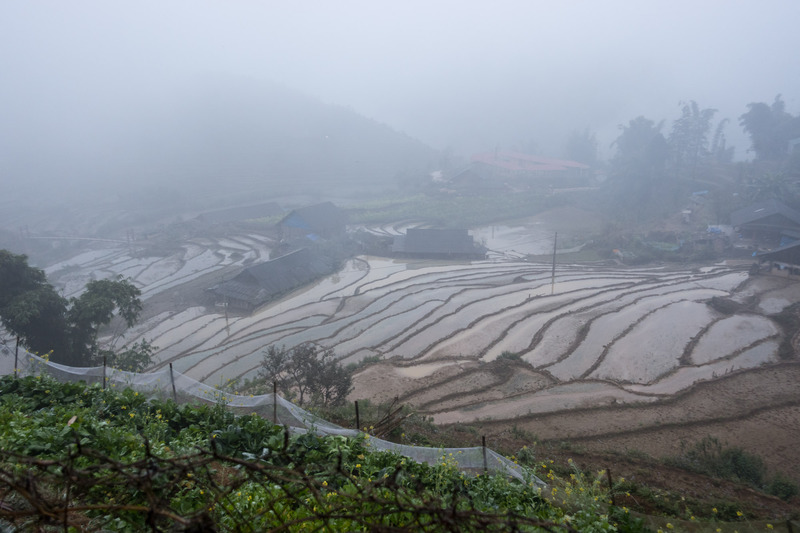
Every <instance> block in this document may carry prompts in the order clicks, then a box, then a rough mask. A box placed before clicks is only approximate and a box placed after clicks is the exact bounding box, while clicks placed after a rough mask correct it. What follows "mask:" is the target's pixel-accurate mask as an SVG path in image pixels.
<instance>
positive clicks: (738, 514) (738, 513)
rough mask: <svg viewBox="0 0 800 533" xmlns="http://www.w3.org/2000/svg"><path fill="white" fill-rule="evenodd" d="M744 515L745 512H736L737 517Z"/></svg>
mask: <svg viewBox="0 0 800 533" xmlns="http://www.w3.org/2000/svg"><path fill="white" fill-rule="evenodd" d="M743 515H744V513H743V512H741V511H736V516H743Z"/></svg>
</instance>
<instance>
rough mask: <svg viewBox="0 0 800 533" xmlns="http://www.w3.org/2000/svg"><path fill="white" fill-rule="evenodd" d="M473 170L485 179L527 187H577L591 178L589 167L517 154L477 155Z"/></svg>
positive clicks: (493, 153)
mask: <svg viewBox="0 0 800 533" xmlns="http://www.w3.org/2000/svg"><path fill="white" fill-rule="evenodd" d="M472 167H473V168H474V169H475V171H476V172H477V173H479V174H480V175H482V176H484V177H485V178H486V179H490V180H492V181H499V182H507V183H515V184H525V185H527V186H543V185H545V186H551V187H576V186H582V185H586V184H587V183H588V182H589V180H590V178H591V169H590V167H589V166H588V165H584V164H583V163H578V162H575V161H567V160H563V159H552V158H547V157H539V156H535V155H528V154H521V153H518V152H504V151H495V152H487V153H482V154H476V155H474V156H472Z"/></svg>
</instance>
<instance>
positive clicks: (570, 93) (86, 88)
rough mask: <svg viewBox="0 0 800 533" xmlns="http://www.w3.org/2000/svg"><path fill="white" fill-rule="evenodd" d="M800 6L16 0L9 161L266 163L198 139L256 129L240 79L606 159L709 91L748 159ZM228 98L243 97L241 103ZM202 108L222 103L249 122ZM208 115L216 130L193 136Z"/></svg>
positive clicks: (781, 89)
mask: <svg viewBox="0 0 800 533" xmlns="http://www.w3.org/2000/svg"><path fill="white" fill-rule="evenodd" d="M797 20H800V4H798V3H797V2H794V1H778V0H776V1H771V2H768V3H756V2H730V1H721V0H710V1H704V2H700V3H698V2H689V1H680V2H675V1H670V2H665V1H658V2H641V3H634V2H630V1H625V0H616V1H610V2H608V1H607V2H589V1H586V2H581V1H568V2H541V1H540V2H525V1H504V2H492V3H489V2H477V1H467V2H465V1H457V2H456V1H438V2H422V1H405V2H391V3H390V2H366V1H365V2H353V1H337V2H323V1H307V2H236V3H233V2H221V1H220V2H209V1H181V2H179V1H175V2H154V1H139V2H132V3H117V2H101V1H70V2H60V1H31V2H4V3H3V4H2V5H1V6H0V47H2V50H3V53H2V55H0V71H2V73H3V83H2V84H0V165H2V167H1V169H2V177H1V178H0V179H2V186H3V188H4V189H6V190H7V191H8V190H10V189H12V188H14V189H16V188H19V187H22V189H23V190H26V191H29V192H34V193H37V192H39V193H43V192H45V191H47V192H53V191H60V190H61V188H55V189H54V188H53V185H52V184H53V183H54V182H55V183H60V184H62V185H64V188H66V189H70V190H72V189H74V188H75V185H76V183H82V182H83V180H88V181H89V182H90V183H92V184H94V185H97V184H108V183H113V182H115V181H117V180H119V181H123V182H129V181H131V180H134V181H137V182H138V181H153V182H156V183H165V182H169V181H170V180H173V179H177V177H181V178H185V177H186V176H191V175H193V174H196V173H202V172H203V169H208V168H213V172H210V174H211V175H212V176H217V177H220V176H221V174H223V173H225V172H228V173H231V174H239V175H254V174H258V170H259V164H261V163H259V161H254V162H252V164H249V163H248V164H242V165H240V166H239V167H237V166H236V165H235V164H234V161H243V160H247V157H249V156H242V157H240V155H241V154H240V153H239V152H236V151H227V152H226V151H224V150H221V151H220V153H219V154H218V155H219V157H220V158H223V159H226V160H227V163H226V164H230V165H231V166H230V167H226V166H225V164H221V165H220V166H219V167H218V168H217V167H215V166H214V165H215V164H216V163H215V162H211V161H210V160H208V161H206V160H203V161H200V160H197V158H195V157H194V156H193V155H192V154H197V153H203V152H208V151H213V147H215V146H217V145H218V144H219V141H221V140H223V139H227V141H228V142H229V144H231V145H240V144H241V142H240V137H238V135H244V136H246V134H247V133H246V132H247V131H248V130H247V127H243V128H239V126H241V123H242V122H243V121H246V117H248V116H249V115H248V106H247V99H246V98H245V99H241V98H240V97H239V92H238V91H241V90H244V91H245V92H247V93H258V92H259V91H261V90H262V89H261V88H262V87H267V88H269V89H268V90H267V89H265V90H264V92H269V91H273V90H281V91H284V90H285V91H287V92H291V91H299V93H302V94H303V95H305V96H307V97H310V98H313V99H318V100H319V101H321V102H323V103H325V104H333V105H335V106H341V107H344V108H347V109H350V110H352V111H354V112H356V113H358V114H360V115H363V116H364V117H366V118H368V119H370V120H372V121H375V122H377V123H380V124H385V125H386V126H388V127H389V128H392V129H394V130H397V131H400V132H403V133H405V134H406V135H407V136H409V137H411V138H413V139H415V140H418V141H420V142H421V143H424V144H426V145H428V146H430V147H431V148H433V149H435V150H445V149H446V150H448V151H450V152H451V153H454V154H458V155H461V156H465V157H468V156H469V155H470V154H472V153H474V152H477V151H488V150H493V149H495V148H496V147H501V148H504V149H517V150H522V151H527V152H532V153H539V154H541V155H549V156H554V157H558V156H560V155H561V152H562V151H563V145H564V141H565V138H566V136H567V135H568V134H569V132H571V131H575V130H584V129H587V128H588V129H589V130H591V131H594V132H596V133H597V137H598V141H599V142H598V144H599V150H600V157H601V158H608V157H610V155H611V154H612V149H611V143H612V142H613V140H614V138H615V137H616V135H617V132H618V126H619V125H620V124H623V123H626V122H627V121H628V120H630V119H632V118H635V117H636V116H639V115H644V116H646V117H648V118H651V119H653V120H656V121H658V120H661V119H666V120H667V123H669V122H671V120H673V119H674V118H676V117H677V116H678V114H679V105H678V104H679V102H681V101H688V100H695V101H697V102H698V103H699V104H700V105H701V107H713V108H716V109H718V110H719V112H718V113H717V116H716V119H717V120H719V119H722V118H726V117H727V118H730V119H731V122H730V124H729V126H728V130H727V135H728V139H729V142H730V143H731V144H734V145H735V146H736V157H737V158H740V159H741V158H746V157H748V154H747V151H746V150H747V148H748V140H747V138H746V137H745V136H744V135H743V133H742V132H741V130H740V128H739V126H738V122H737V118H738V116H739V115H741V114H742V113H743V112H745V111H746V105H747V104H748V103H750V102H754V101H759V102H760V101H765V102H771V101H772V99H773V98H774V97H775V95H776V94H778V93H781V94H783V98H784V100H785V102H786V104H787V111H789V112H792V113H796V112H797V110H798V108H800V102H798V100H797V94H798V91H797V89H798V87H800V71H798V69H797V68H795V67H796V57H795V55H796V50H797V49H798V47H799V45H800V35H798V33H797V32H796V31H795V30H796V28H794V27H793V26H794V25H795V23H796V21H797ZM276 88H277V89H276ZM220 98H223V100H224V99H225V98H227V101H228V104H230V102H234V104H235V105H240V107H241V108H240V109H239V110H238V111H237V112H236V113H238V115H237V114H236V113H234V115H236V118H235V119H230V116H228V115H230V109H231V108H230V106H229V105H228V104H220V103H219V102H220V101H221V100H220ZM237 102H238V104H237ZM234 104H231V105H234ZM226 106H227V107H226ZM198 110H203V111H202V112H201V113H199V114H203V113H206V112H208V113H214V112H217V113H219V114H222V115H226V117H227V118H226V120H233V121H234V122H235V123H236V124H237V128H238V129H237V130H236V135H227V134H226V132H225V131H221V130H224V128H219V124H220V122H214V121H213V120H212V121H205V122H204V121H203V120H199V119H197V117H196V115H197V114H198ZM193 116H194V117H195V120H192V119H191V117H193ZM256 119H258V120H262V119H263V121H265V122H268V121H270V120H271V118H270V116H269V115H268V114H266V115H263V116H259V115H257V114H256ZM256 119H254V120H256ZM287 120H289V121H291V117H290V116H289V117H288V118H287ZM205 129H207V130H213V129H216V130H217V131H215V132H214V135H211V136H206V137H204V139H203V140H202V142H199V143H197V146H195V148H194V149H193V150H185V148H186V145H188V144H192V143H193V142H194V140H193V136H202V135H205V134H208V132H207V131H204V130H205ZM243 132H244V133H243ZM306 133H307V132H306ZM319 133H320V135H327V132H319ZM198 146H199V148H198ZM258 148H259V147H253V149H254V150H257V149H258ZM241 150H243V149H240V151H241ZM265 158H266V156H265ZM191 159H195V160H194V161H191ZM262 163H263V161H262ZM272 171H273V172H275V173H276V174H280V173H281V172H284V171H285V169H283V168H278V167H276V168H274V169H272ZM341 172H346V170H345V169H343V170H342V171H341ZM284 173H285V172H284ZM335 177H336V173H334V174H333V178H332V179H335Z"/></svg>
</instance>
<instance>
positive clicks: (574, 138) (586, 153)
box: [564, 128, 597, 167]
mask: <svg viewBox="0 0 800 533" xmlns="http://www.w3.org/2000/svg"><path fill="white" fill-rule="evenodd" d="M564 154H565V156H566V158H567V159H570V160H572V161H577V162H578V163H583V164H584V165H589V166H590V167H594V166H595V165H597V136H596V135H595V134H594V132H592V131H589V129H588V128H587V129H585V130H583V131H578V130H574V131H573V132H572V133H570V134H569V137H567V144H566V147H565V150H564Z"/></svg>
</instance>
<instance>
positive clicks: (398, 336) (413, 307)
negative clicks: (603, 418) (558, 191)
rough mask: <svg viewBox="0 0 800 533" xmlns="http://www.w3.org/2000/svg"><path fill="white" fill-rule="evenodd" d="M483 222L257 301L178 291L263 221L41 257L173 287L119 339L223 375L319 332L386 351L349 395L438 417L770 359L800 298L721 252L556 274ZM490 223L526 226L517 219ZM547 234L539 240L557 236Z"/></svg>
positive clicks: (200, 375)
mask: <svg viewBox="0 0 800 533" xmlns="http://www.w3.org/2000/svg"><path fill="white" fill-rule="evenodd" d="M401 229H402V227H401V226H398V227H394V226H387V227H386V228H379V229H377V230H375V231H378V232H384V233H387V234H391V233H394V232H397V231H400V230H401ZM481 234H482V235H484V236H485V238H486V242H487V243H488V244H489V247H490V248H492V249H494V254H493V255H492V256H491V257H492V259H491V260H487V261H482V262H462V263H443V262H433V261H409V262H406V261H396V260H391V259H386V258H375V257H357V258H354V259H352V260H350V261H348V262H347V263H346V264H345V266H344V268H343V269H342V270H341V271H340V272H337V273H336V274H335V275H333V276H330V277H328V278H325V279H323V280H320V281H318V282H317V283H315V284H313V285H312V286H309V287H306V288H304V289H302V290H298V291H296V292H294V293H292V294H290V295H287V296H286V297H285V298H283V299H281V300H280V301H275V302H272V303H271V304H269V305H267V306H265V307H263V308H261V309H259V310H257V311H256V312H255V313H253V314H252V315H250V316H233V315H226V314H225V313H224V310H222V309H212V308H206V307H203V306H201V305H197V304H195V305H189V304H186V305H184V304H183V303H184V302H196V300H193V299H191V298H189V297H188V296H187V294H186V290H185V287H186V286H187V285H188V284H191V282H197V280H199V279H210V278H209V275H211V276H210V277H211V278H214V275H215V273H220V276H222V274H221V272H223V271H225V270H224V269H230V268H231V267H234V266H237V265H243V264H246V263H249V262H253V261H260V260H264V259H266V258H267V256H268V253H269V246H270V242H269V240H268V239H266V238H265V237H262V236H259V235H251V234H248V235H231V236H228V237H226V238H224V239H202V240H195V241H192V242H188V243H186V244H185V245H184V246H183V248H182V249H181V251H180V252H177V253H175V254H173V255H172V256H170V257H161V258H155V257H149V258H148V257H144V258H140V257H137V258H133V257H131V256H130V254H129V250H128V249H127V248H124V247H123V248H119V247H117V248H114V247H113V246H111V245H107V246H108V248H102V249H96V250H93V251H90V252H86V253H84V254H82V255H80V256H78V257H75V258H73V259H71V260H69V261H65V262H63V263H60V264H58V265H52V266H51V267H49V268H48V269H47V271H48V273H49V274H50V275H51V276H54V277H55V278H56V281H57V283H58V284H60V286H62V287H63V288H64V292H65V294H66V295H68V296H69V295H71V294H73V293H74V292H75V291H76V290H78V288H79V287H81V286H82V285H83V283H85V281H86V280H87V279H88V278H89V277H90V276H94V277H105V276H111V275H117V274H122V275H124V276H128V277H130V278H131V279H133V281H134V282H135V283H136V284H137V285H139V286H140V287H141V288H142V291H143V296H144V298H145V305H146V308H147V305H148V303H147V302H148V301H153V300H148V298H151V299H152V298H153V297H156V296H161V298H162V300H163V297H164V295H165V294H167V295H170V298H169V300H170V301H172V302H173V305H171V306H168V307H167V308H164V309H161V310H160V311H159V312H157V313H150V315H151V316H150V317H149V318H147V319H146V320H144V321H143V322H142V323H140V324H139V325H137V326H136V327H134V328H133V329H131V330H129V331H128V332H126V333H125V335H124V337H122V338H121V339H117V341H116V344H117V345H120V344H121V343H124V342H133V341H136V340H140V339H148V340H149V341H151V342H152V343H153V344H154V345H156V346H158V347H159V352H158V355H157V360H156V365H157V366H163V365H166V364H169V363H171V364H173V365H174V367H175V368H176V369H177V370H179V371H181V372H184V373H187V374H189V375H190V376H192V377H194V378H196V379H198V380H200V381H203V382H206V383H208V384H210V385H219V384H222V383H225V382H228V381H229V380H234V379H253V378H255V377H256V375H257V372H258V369H259V365H260V362H261V359H262V354H263V351H264V349H265V348H266V347H267V346H269V345H285V346H287V347H291V346H294V345H297V344H300V343H303V342H313V343H316V344H318V345H320V346H322V347H325V348H331V349H333V350H334V351H335V353H336V354H337V356H338V357H339V358H340V359H341V360H342V361H343V362H345V363H351V362H353V363H356V362H359V361H360V360H361V359H363V358H365V357H378V358H380V359H382V360H383V361H384V362H383V363H380V364H375V365H370V366H368V367H366V368H365V369H363V370H361V371H360V372H359V373H358V374H357V375H356V380H355V381H356V389H355V391H354V393H353V394H354V396H355V397H361V398H364V397H369V398H372V399H374V400H385V399H391V398H392V397H394V396H399V397H401V398H403V399H404V400H405V401H407V402H408V403H411V404H415V405H417V406H418V407H419V408H422V409H423V410H426V411H428V412H429V413H431V414H432V415H433V416H434V418H435V420H436V421H438V422H459V421H475V420H481V419H493V418H497V417H500V418H510V417H513V416H519V415H524V414H531V413H542V412H551V411H556V410H562V409H569V408H575V407H586V406H599V405H615V404H625V403H649V402H654V401H657V400H659V399H663V398H665V397H669V396H671V395H675V394H676V393H678V392H680V391H683V390H686V389H687V388H689V387H691V386H692V385H693V384H695V383H697V382H699V381H707V380H713V379H714V378H717V377H720V376H723V375H725V374H727V373H730V372H732V371H735V370H739V369H747V368H755V367H758V366H761V365H765V364H770V363H773V362H777V360H778V348H779V345H780V342H781V339H782V334H783V333H782V330H781V328H780V327H779V326H778V324H777V323H776V322H775V321H774V320H773V319H772V318H771V315H774V314H775V313H778V312H780V311H781V310H782V309H783V308H785V307H786V306H787V305H789V304H790V303H792V302H794V301H798V300H800V289H798V288H795V287H794V285H797V284H794V285H792V284H789V285H786V284H785V283H784V282H782V281H780V280H777V279H770V278H749V277H748V274H747V273H746V271H744V270H743V269H741V268H734V267H730V266H726V265H724V264H719V265H712V266H708V267H705V268H666V267H647V268H626V267H623V266H589V265H577V264H559V265H558V267H557V269H556V275H555V279H554V280H553V279H551V265H550V264H537V263H529V262H524V261H521V260H519V259H516V258H515V256H514V254H513V253H511V254H509V253H506V252H508V251H509V250H508V249H506V250H505V252H504V251H503V250H502V249H498V248H502V247H498V246H493V244H494V245H496V244H497V242H498V241H496V240H493V236H492V232H490V231H489V230H483V231H482V232H481ZM496 235H500V236H501V237H499V238H500V239H503V238H507V237H508V235H512V236H513V238H514V239H519V238H520V237H519V231H518V230H517V229H513V228H501V229H499V230H497V231H496ZM503 236H505V237H503ZM539 237H542V238H541V239H540V240H539V241H537V242H540V245H539V248H540V249H547V248H550V247H551V246H552V241H550V242H547V241H546V239H544V237H543V234H542V233H540V234H539ZM506 242H508V241H506ZM512 244H513V243H512ZM516 247H519V246H516V245H515V248H514V250H516ZM506 248H507V246H506ZM534 251H539V250H534ZM526 252H531V250H526ZM202 276H205V278H201V277H202ZM782 283H783V284H782ZM195 290H196V287H195ZM713 297H721V298H730V299H733V300H736V301H739V302H741V303H748V305H749V306H748V307H746V309H747V311H746V312H742V313H739V314H733V315H724V314H722V313H720V312H718V311H716V310H715V309H713V308H712V307H711V306H709V305H707V303H706V302H707V301H708V300H709V299H711V298H713ZM753 302H756V304H753ZM509 354H514V355H515V356H518V357H519V358H521V360H522V361H524V362H525V363H528V365H526V366H524V367H520V369H518V370H517V371H515V372H513V373H512V374H511V375H505V374H504V373H503V372H502V371H498V370H497V369H498V368H499V367H498V366H497V365H496V364H493V363H492V362H493V361H495V360H496V359H498V358H499V357H501V355H502V356H504V358H507V357H508V355H509ZM504 360H505V359H504Z"/></svg>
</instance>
